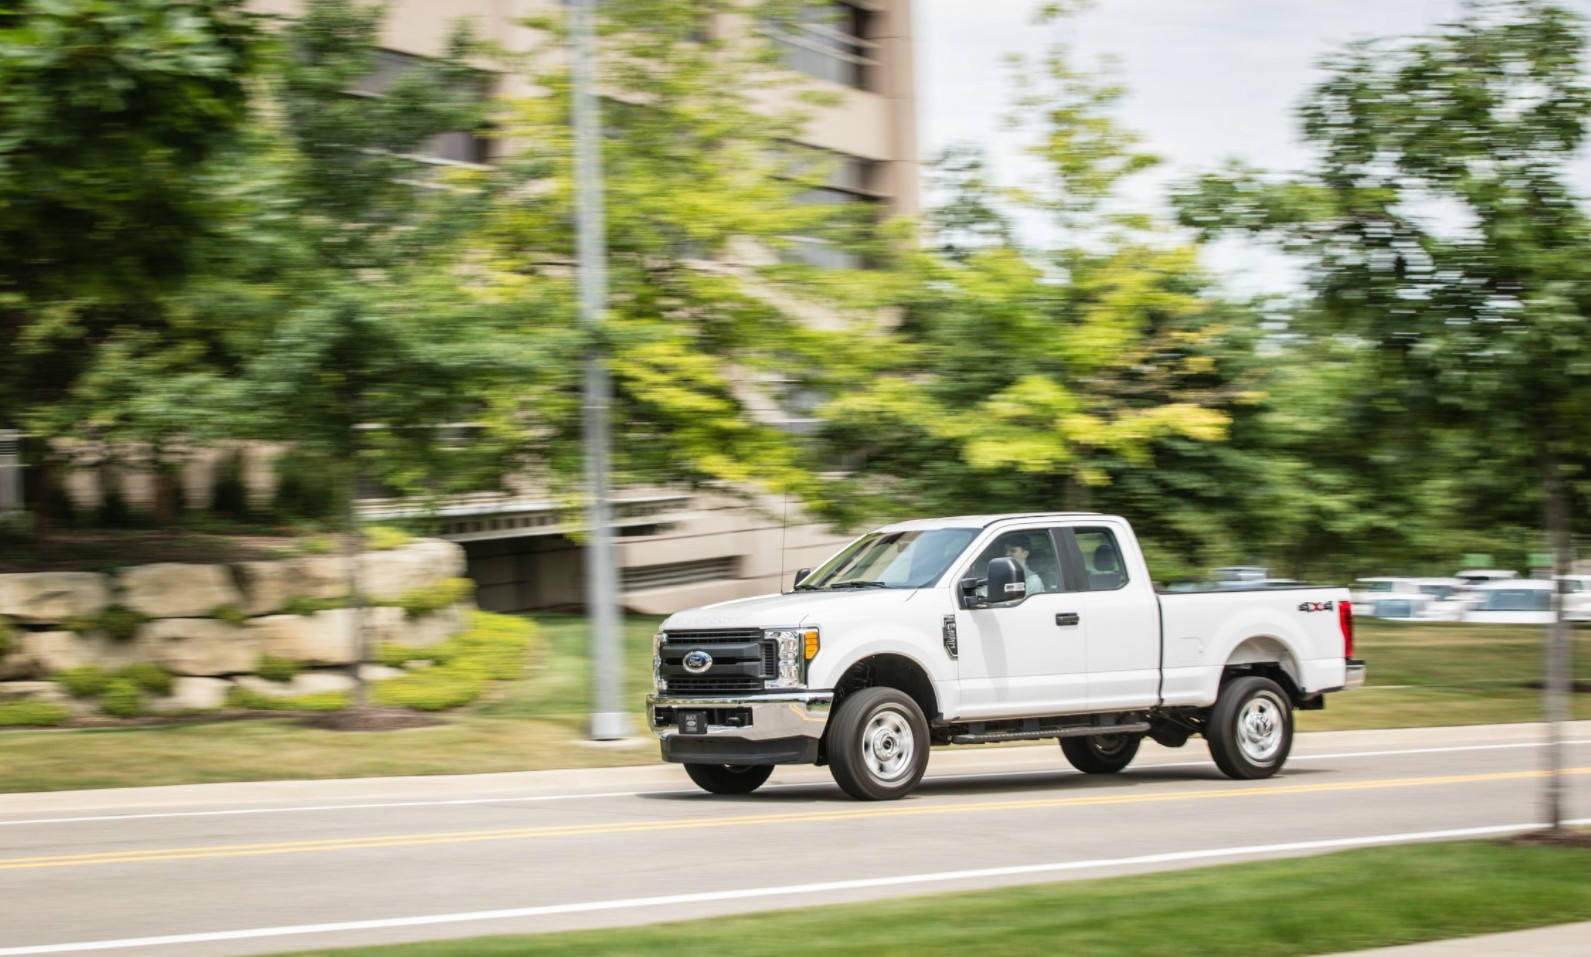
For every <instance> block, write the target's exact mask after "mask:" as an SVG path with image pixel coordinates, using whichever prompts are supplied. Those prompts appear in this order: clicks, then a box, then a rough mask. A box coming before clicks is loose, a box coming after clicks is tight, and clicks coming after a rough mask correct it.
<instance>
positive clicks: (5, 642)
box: [0, 615, 17, 658]
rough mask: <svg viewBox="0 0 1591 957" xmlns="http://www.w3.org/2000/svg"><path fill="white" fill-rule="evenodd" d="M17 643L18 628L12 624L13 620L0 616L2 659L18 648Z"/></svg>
mask: <svg viewBox="0 0 1591 957" xmlns="http://www.w3.org/2000/svg"><path fill="white" fill-rule="evenodd" d="M16 643H17V626H16V625H13V624H11V619H9V618H7V617H6V616H4V615H0V658H4V657H5V656H6V655H9V654H10V653H11V649H12V648H14V647H16Z"/></svg>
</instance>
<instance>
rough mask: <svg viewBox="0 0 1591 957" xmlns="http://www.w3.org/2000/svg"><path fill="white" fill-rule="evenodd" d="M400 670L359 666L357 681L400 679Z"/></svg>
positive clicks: (401, 674)
mask: <svg viewBox="0 0 1591 957" xmlns="http://www.w3.org/2000/svg"><path fill="white" fill-rule="evenodd" d="M402 676H403V669H402V668H389V667H387V666H386V665H360V666H359V679H360V680H361V681H387V680H390V679H392V678H401V677H402Z"/></svg>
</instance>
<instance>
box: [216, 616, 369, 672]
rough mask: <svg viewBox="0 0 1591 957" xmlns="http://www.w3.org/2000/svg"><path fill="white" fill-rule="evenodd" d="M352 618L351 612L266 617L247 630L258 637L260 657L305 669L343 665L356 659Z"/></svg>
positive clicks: (356, 637) (253, 622)
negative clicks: (296, 663)
mask: <svg viewBox="0 0 1591 957" xmlns="http://www.w3.org/2000/svg"><path fill="white" fill-rule="evenodd" d="M366 611H367V612H368V611H369V609H366ZM353 614H354V609H352V608H334V609H331V610H330V611H318V612H316V613H315V614H313V615H267V616H266V617H264V618H256V619H254V620H253V621H250V622H249V623H248V626H247V627H248V628H249V630H250V631H252V632H254V634H256V635H257V636H258V637H259V641H260V648H261V650H262V652H263V653H264V654H268V655H276V656H277V657H280V658H292V659H293V660H295V661H301V662H303V663H304V664H309V665H346V664H351V663H353V661H354V660H355V659H356V658H357V657H358V656H359V641H358V636H357V635H355V634H354V631H353ZM372 647H373V646H372Z"/></svg>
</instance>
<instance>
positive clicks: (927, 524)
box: [879, 512, 1115, 532]
mask: <svg viewBox="0 0 1591 957" xmlns="http://www.w3.org/2000/svg"><path fill="white" fill-rule="evenodd" d="M1079 516H1092V517H1096V518H1115V516H1114V515H1104V514H1101V513H1099V512H1010V513H1007V514H1003V515H954V516H950V517H948V518H916V519H912V520H911V521H909V522H896V523H895V524H893V525H886V526H884V527H883V528H881V529H879V531H881V532H918V531H927V530H930V529H935V528H988V527H989V526H990V525H995V524H998V523H1000V522H1015V521H1021V520H1024V519H1031V518H1076V517H1079Z"/></svg>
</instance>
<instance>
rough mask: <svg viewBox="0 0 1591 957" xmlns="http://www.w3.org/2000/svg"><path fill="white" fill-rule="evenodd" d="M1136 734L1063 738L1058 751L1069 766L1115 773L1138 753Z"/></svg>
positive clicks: (1130, 761)
mask: <svg viewBox="0 0 1591 957" xmlns="http://www.w3.org/2000/svg"><path fill="white" fill-rule="evenodd" d="M1142 740H1143V738H1142V737H1141V736H1140V735H1136V734H1095V735H1091V736H1089V737H1086V738H1062V739H1061V752H1062V753H1064V754H1065V755H1066V760H1068V761H1070V762H1071V763H1072V767H1074V768H1076V769H1077V770H1079V771H1081V772H1083V773H1084V774H1115V773H1116V772H1117V771H1120V770H1121V769H1122V768H1124V767H1126V766H1127V765H1129V764H1131V763H1132V759H1133V758H1134V757H1135V756H1136V755H1137V754H1138V742H1140V741H1142Z"/></svg>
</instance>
